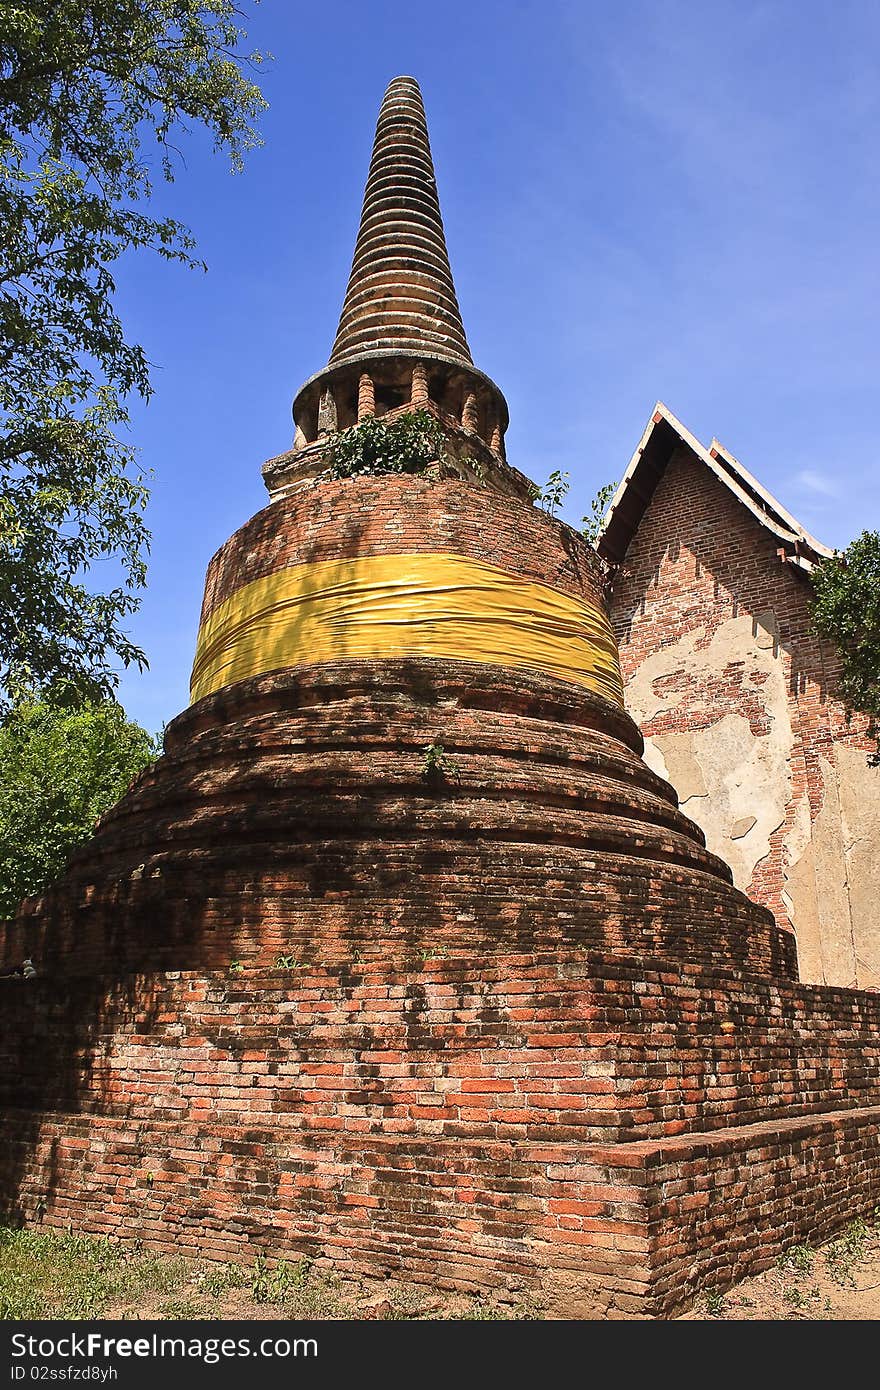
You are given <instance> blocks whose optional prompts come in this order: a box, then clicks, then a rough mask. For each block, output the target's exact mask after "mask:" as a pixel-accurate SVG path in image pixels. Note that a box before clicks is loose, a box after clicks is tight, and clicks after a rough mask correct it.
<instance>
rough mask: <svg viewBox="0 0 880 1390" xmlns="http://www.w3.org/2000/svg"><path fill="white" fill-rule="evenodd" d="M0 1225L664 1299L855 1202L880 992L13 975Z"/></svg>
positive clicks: (856, 1209)
mask: <svg viewBox="0 0 880 1390" xmlns="http://www.w3.org/2000/svg"><path fill="white" fill-rule="evenodd" d="M3 1004H4V1008H3V1045H2V1067H0V1084H2V1091H3V1100H4V1102H5V1103H6V1104H7V1105H8V1106H9V1107H10V1109H8V1110H7V1115H6V1125H5V1130H6V1139H7V1141H6V1143H5V1144H4V1146H3V1157H2V1160H0V1165H2V1166H0V1183H2V1193H3V1206H2V1210H3V1214H4V1217H5V1219H7V1220H13V1221H18V1220H24V1221H27V1222H29V1223H38V1222H44V1223H46V1224H48V1225H52V1226H67V1225H68V1223H72V1225H73V1226H74V1227H75V1228H76V1229H79V1230H84V1231H89V1232H94V1233H96V1234H102V1235H112V1236H118V1237H120V1238H122V1239H126V1240H132V1239H134V1238H138V1239H140V1240H141V1241H143V1242H144V1243H145V1244H146V1245H147V1246H149V1247H150V1248H152V1249H157V1250H162V1251H166V1252H169V1253H170V1252H176V1253H184V1254H185V1253H192V1254H193V1255H198V1257H199V1258H202V1259H205V1258H207V1259H211V1258H216V1259H218V1260H233V1261H245V1262H249V1261H253V1260H255V1259H256V1257H257V1256H258V1255H262V1256H267V1257H269V1258H270V1259H271V1258H279V1259H280V1258H283V1259H288V1260H290V1259H296V1258H298V1257H300V1256H308V1257H310V1258H311V1259H313V1260H315V1261H317V1262H318V1263H319V1264H320V1265H323V1266H327V1267H332V1268H333V1269H334V1270H335V1271H337V1272H338V1273H340V1274H342V1275H345V1274H353V1275H379V1276H382V1275H391V1276H394V1277H398V1278H405V1279H414V1280H417V1281H425V1282H430V1283H432V1284H435V1285H438V1286H442V1287H446V1288H454V1289H468V1290H491V1291H494V1292H496V1293H498V1292H501V1293H505V1292H507V1293H509V1294H510V1295H511V1296H512V1297H515V1296H521V1295H522V1293H523V1292H525V1291H530V1292H531V1293H533V1294H535V1295H537V1297H538V1298H539V1299H541V1300H542V1301H543V1303H544V1306H545V1308H546V1311H547V1314H548V1315H553V1314H562V1315H566V1316H585V1317H589V1316H604V1315H609V1316H639V1315H641V1316H667V1315H669V1314H671V1313H674V1312H675V1311H676V1310H677V1309H679V1308H681V1307H682V1306H684V1305H686V1304H687V1302H688V1300H690V1299H692V1298H693V1297H694V1295H696V1294H698V1293H700V1292H701V1291H702V1292H705V1291H707V1290H715V1289H722V1288H724V1287H725V1286H726V1285H728V1284H729V1283H730V1282H732V1281H733V1280H735V1279H737V1278H739V1277H742V1276H744V1275H746V1274H750V1273H754V1272H755V1271H757V1270H760V1269H762V1268H765V1267H766V1266H768V1265H769V1264H771V1263H772V1262H773V1261H774V1260H775V1259H776V1258H777V1256H778V1255H779V1254H780V1252H781V1251H783V1250H784V1249H785V1248H786V1247H787V1246H789V1245H791V1244H793V1243H799V1242H804V1241H812V1240H818V1239H820V1238H822V1237H823V1236H826V1235H828V1234H830V1233H831V1232H833V1231H834V1230H835V1229H836V1228H837V1227H839V1226H841V1225H842V1224H843V1223H845V1222H847V1221H850V1220H852V1219H853V1218H854V1217H855V1216H857V1215H858V1214H860V1213H864V1212H867V1211H869V1210H871V1209H872V1208H873V1207H874V1206H875V1205H876V1203H877V1202H878V1200H880V1151H878V1138H877V1136H878V1120H880V1089H878V1084H877V1078H878V1056H880V997H878V996H875V995H870V994H864V993H858V992H855V991H848V990H838V989H818V988H813V987H807V986H800V985H796V984H791V983H785V984H779V983H772V984H771V983H767V982H764V981H759V980H755V979H750V978H748V977H745V976H742V975H740V974H737V973H734V972H729V971H723V970H713V969H709V968H701V969H685V968H682V967H681V966H680V965H676V964H674V963H672V962H670V961H668V960H661V959H658V958H650V957H638V956H634V955H630V954H615V955H610V954H607V953H596V952H592V951H582V950H578V949H576V948H567V949H557V950H554V951H549V952H544V953H541V954H528V955H527V954H516V955H513V954H504V953H501V954H498V953H493V954H492V955H486V956H484V957H483V958H482V959H478V958H474V957H473V956H469V957H467V958H466V959H462V958H459V957H451V956H450V957H447V958H437V957H434V958H428V959H426V960H424V961H419V962H417V963H412V964H411V965H410V966H409V968H403V967H401V966H394V965H387V966H383V965H381V964H377V963H373V964H358V963H356V962H351V963H350V964H349V965H347V966H340V965H336V966H327V967H311V966H304V967H298V968H296V967H291V968H284V969H274V970H262V969H259V968H254V969H247V968H245V969H241V970H233V971H231V972H230V971H223V972H219V971H212V972H207V973H205V972H165V973H155V974H148V975H138V976H131V977H128V978H127V979H125V980H123V981H117V982H114V983H111V982H109V981H108V980H107V979H106V978H102V977H100V976H95V977H91V978H87V977H80V978H71V979H67V980H64V981H61V980H59V981H53V980H51V979H39V980H36V981H30V982H25V981H20V982H16V983H14V984H10V985H8V986H7V987H5V989H4V1001H3Z"/></svg>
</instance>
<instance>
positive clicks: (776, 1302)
mask: <svg viewBox="0 0 880 1390" xmlns="http://www.w3.org/2000/svg"><path fill="white" fill-rule="evenodd" d="M708 1318H712V1319H725V1320H728V1321H732V1320H735V1319H745V1318H750V1319H752V1320H754V1321H759V1322H780V1321H786V1322H789V1321H791V1320H793V1319H809V1320H812V1321H821V1320H824V1321H832V1322H861V1321H873V1320H874V1319H876V1318H880V1224H878V1222H877V1221H873V1222H871V1223H866V1222H864V1221H853V1222H852V1223H851V1224H850V1225H849V1226H847V1228H846V1230H845V1231H843V1232H842V1234H841V1235H839V1236H837V1237H836V1238H835V1239H834V1240H832V1241H829V1242H828V1243H827V1244H825V1245H822V1246H820V1247H819V1248H818V1249H815V1250H814V1249H812V1248H810V1247H809V1246H806V1245H797V1246H795V1247H794V1248H793V1249H791V1250H789V1251H788V1252H787V1254H786V1255H784V1256H783V1257H782V1259H781V1260H779V1261H778V1262H777V1264H776V1265H774V1266H773V1267H772V1268H771V1269H768V1270H765V1271H764V1273H763V1274H758V1275H756V1276H755V1277H754V1278H753V1279H746V1280H745V1281H744V1282H743V1283H741V1284H737V1285H735V1286H734V1287H733V1288H732V1289H730V1290H729V1291H728V1292H727V1293H725V1294H718V1293H714V1292H712V1291H709V1292H707V1293H706V1294H705V1295H704V1296H703V1297H701V1298H700V1299H699V1300H698V1302H697V1304H696V1305H695V1307H694V1308H692V1309H691V1310H690V1311H689V1312H687V1313H683V1314H681V1319H682V1320H686V1319H708Z"/></svg>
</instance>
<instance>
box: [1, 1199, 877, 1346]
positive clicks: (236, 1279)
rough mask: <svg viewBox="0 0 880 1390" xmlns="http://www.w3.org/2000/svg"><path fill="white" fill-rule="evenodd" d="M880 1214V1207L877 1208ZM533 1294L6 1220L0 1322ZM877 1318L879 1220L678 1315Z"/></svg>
mask: <svg viewBox="0 0 880 1390" xmlns="http://www.w3.org/2000/svg"><path fill="white" fill-rule="evenodd" d="M878 1216H880V1213H878ZM547 1317H548V1313H547V1312H546V1310H545V1308H544V1307H542V1305H541V1303H540V1302H538V1301H536V1300H531V1299H528V1298H525V1299H523V1300H522V1301H521V1302H519V1303H515V1304H510V1303H503V1302H500V1301H498V1300H496V1299H493V1298H488V1297H480V1296H468V1295H464V1294H455V1295H454V1294H447V1293H443V1292H441V1291H438V1290H435V1289H431V1288H429V1287H425V1286H424V1285H415V1284H406V1283H398V1282H396V1281H394V1280H384V1281H381V1282H380V1281H375V1282H373V1281H371V1282H364V1283H355V1282H353V1281H349V1280H342V1279H337V1278H335V1277H333V1276H332V1275H330V1274H328V1273H326V1272H324V1271H321V1270H319V1269H317V1268H316V1267H315V1266H313V1265H311V1264H310V1263H309V1262H308V1261H305V1260H301V1261H299V1262H297V1263H295V1264H280V1265H273V1266H269V1265H267V1264H265V1263H264V1262H263V1261H261V1260H258V1261H257V1262H256V1264H255V1265H251V1266H250V1267H248V1268H243V1267H241V1266H234V1265H216V1264H210V1265H209V1264H202V1263H198V1262H196V1261H194V1260H192V1259H185V1258H180V1257H177V1256H173V1255H159V1254H156V1253H151V1252H149V1251H147V1250H145V1249H142V1248H141V1247H139V1245H138V1244H137V1242H134V1243H132V1242H126V1243H117V1242H111V1241H107V1240H103V1239H98V1238H95V1237H92V1236H86V1235H80V1234H76V1233H74V1232H72V1231H49V1230H37V1231H34V1230H13V1229H10V1228H0V1318H5V1319H16V1320H18V1319H34V1318H76V1319H83V1318H85V1319H94V1318H125V1319H141V1318H161V1319H167V1320H172V1321H173V1320H179V1319H209V1320H212V1321H213V1320H215V1319H226V1318H240V1319H243V1320H253V1321H259V1320H263V1319H277V1318H296V1319H301V1318H302V1319H316V1320H337V1319H343V1320H351V1319H362V1318H376V1319H380V1318H381V1319H451V1320H459V1319H480V1320H484V1319H485V1320H489V1319H492V1320H494V1319H505V1320H519V1319H530V1320H531V1319H537V1320H543V1319H545V1318H547ZM878 1317H880V1219H877V1217H875V1219H874V1220H872V1221H870V1222H866V1221H862V1220H857V1221H853V1222H851V1223H850V1225H849V1226H847V1228H846V1229H845V1230H844V1231H843V1232H841V1234H840V1235H838V1236H837V1237H836V1238H835V1239H834V1240H833V1241H829V1242H828V1243H826V1244H825V1245H823V1246H821V1247H819V1248H818V1249H813V1248H811V1247H810V1246H807V1245H799V1246H796V1247H794V1248H793V1249H791V1250H789V1251H788V1252H787V1254H786V1255H785V1256H783V1258H782V1259H780V1260H779V1261H777V1263H776V1264H775V1265H774V1266H773V1267H772V1268H771V1269H768V1270H766V1271H765V1272H764V1273H763V1274H759V1275H757V1276H756V1277H755V1278H752V1279H747V1280H745V1281H744V1282H743V1283H741V1284H738V1285H736V1286H735V1287H734V1288H732V1289H730V1290H728V1291H727V1292H721V1291H720V1290H714V1289H711V1288H707V1289H705V1290H704V1291H703V1292H702V1293H701V1294H700V1296H699V1298H698V1299H697V1301H696V1303H695V1305H694V1307H693V1308H691V1309H689V1310H688V1311H687V1312H685V1313H682V1314H680V1320H685V1321H686V1320H691V1321H693V1320H708V1319H713V1320H733V1319H751V1320H753V1321H773V1322H776V1321H791V1320H793V1319H810V1320H814V1321H815V1320H825V1321H841V1322H844V1321H846V1322H852V1321H863V1320H864V1321H868V1320H874V1319H876V1318H878Z"/></svg>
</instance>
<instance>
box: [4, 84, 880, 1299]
mask: <svg viewBox="0 0 880 1390" xmlns="http://www.w3.org/2000/svg"><path fill="white" fill-rule="evenodd" d="M293 415H294V424H295V435H294V440H293V446H292V448H291V449H290V450H288V451H287V452H285V453H283V454H281V455H279V456H278V457H276V458H273V459H271V460H270V461H269V462H268V463H267V464H266V465H265V466H264V469H263V476H264V479H265V481H266V485H267V488H268V491H269V494H270V502H269V504H268V506H266V507H265V508H264V509H263V510H262V511H260V512H259V513H258V514H257V515H256V516H255V517H253V518H252V519H251V520H250V521H248V522H247V523H246V524H245V525H244V526H243V527H242V528H241V529H240V530H239V531H237V532H236V533H235V534H234V535H233V536H232V537H231V538H230V539H229V540H228V541H227V542H226V544H225V545H224V546H222V547H221V549H220V550H219V551H218V552H217V554H216V555H215V556H214V557H213V559H212V560H211V562H210V564H209V566H208V574H207V580H206V585H205V596H204V602H203V607H202V615H201V624H200V630H199V637H198V644H197V650H196V655H195V662H194V667H193V676H192V703H191V705H190V707H189V708H188V709H187V710H186V711H184V712H183V713H182V714H180V715H179V716H178V717H177V718H176V719H175V720H174V721H173V722H172V723H171V724H170V725H169V727H168V729H167V731H166V736H165V751H164V754H163V756H162V757H161V758H160V759H159V761H158V762H157V763H156V764H155V766H154V767H152V768H151V769H149V770H148V771H147V772H146V773H145V774H144V775H143V776H142V777H141V778H140V779H139V781H138V782H137V783H136V784H135V785H134V786H133V787H132V788H131V789H130V791H129V792H128V794H127V795H126V796H125V797H124V798H123V799H122V801H121V802H120V803H119V804H118V805H117V806H115V807H114V808H113V809H112V810H111V811H110V812H109V813H108V814H107V815H106V816H105V817H104V819H103V821H102V822H101V823H100V825H99V826H98V828H97V830H96V833H95V835H94V837H93V838H92V840H91V841H90V842H89V843H88V844H87V845H86V846H84V847H83V848H82V849H81V850H80V851H79V852H78V853H77V854H76V855H75V856H74V858H73V860H72V861H71V863H70V865H69V867H68V869H67V872H66V873H65V875H64V877H63V878H62V879H61V880H59V881H58V882H57V883H56V884H54V885H53V886H52V887H51V888H50V889H49V890H48V891H47V892H46V893H45V894H44V895H43V896H42V897H40V898H38V899H31V900H29V901H27V902H26V903H24V904H23V905H22V909H21V911H20V913H19V916H18V918H17V919H16V921H15V922H14V923H11V924H9V926H8V928H7V930H6V933H5V942H4V952H5V956H6V958H7V959H8V960H10V961H15V960H19V959H21V958H22V957H23V956H25V955H27V956H30V957H31V958H32V959H33V960H34V962H35V964H36V967H37V970H38V977H37V979H35V980H29V981H27V982H24V981H22V982H21V983H20V984H19V985H18V986H16V990H17V993H16V994H15V995H14V996H13V997H11V998H10V1000H9V1002H8V1005H7V1008H6V1010H5V1023H4V1029H3V1034H4V1039H3V1044H2V1045H3V1047H4V1049H5V1051H6V1066H5V1067H4V1068H3V1069H2V1072H0V1076H2V1081H0V1085H2V1087H3V1088H4V1100H5V1102H6V1103H7V1104H8V1106H9V1107H10V1109H9V1120H8V1123H9V1127H10V1133H12V1135H13V1136H14V1138H13V1142H12V1143H11V1145H10V1146H9V1148H8V1151H7V1154H6V1156H5V1157H4V1158H3V1159H2V1160H0V1193H2V1197H3V1205H4V1209H5V1211H6V1213H7V1216H15V1217H16V1218H19V1219H23V1220H28V1221H36V1220H44V1221H46V1222H49V1223H51V1224H55V1225H66V1224H67V1223H68V1222H73V1224H74V1225H76V1226H77V1227H78V1228H80V1229H86V1230H92V1231H96V1232H103V1233H114V1234H118V1235H121V1236H124V1237H131V1236H133V1235H137V1236H139V1237H140V1238H141V1239H142V1240H143V1241H144V1242H146V1243H147V1244H150V1245H152V1246H155V1247H157V1248H172V1247H174V1248H176V1249H180V1250H187V1249H192V1250H194V1251H197V1252H198V1253H199V1254H201V1255H202V1256H206V1255H207V1256H215V1257H216V1258H218V1259H238V1260H252V1259H254V1258H255V1257H256V1255H257V1254H259V1255H262V1256H266V1257H267V1258H270V1259H275V1258H286V1259H291V1258H296V1257H297V1256H300V1255H302V1256H308V1257H310V1258H311V1259H313V1260H315V1261H317V1262H318V1263H319V1264H323V1265H327V1266H332V1268H334V1269H335V1270H337V1271H338V1272H341V1273H343V1274H344V1273H351V1274H357V1275H365V1274H367V1275H394V1276H399V1277H403V1278H410V1279H417V1280H426V1281H434V1282H437V1283H439V1284H441V1285H443V1286H445V1287H454V1288H465V1289H471V1290H481V1291H486V1290H492V1291H495V1292H496V1293H498V1294H499V1295H501V1296H505V1297H511V1298H513V1297H519V1296H520V1295H521V1294H522V1292H523V1291H531V1292H533V1293H534V1294H535V1295H536V1296H537V1297H539V1298H540V1299H542V1300H544V1303H545V1306H546V1307H547V1308H548V1310H549V1311H551V1312H552V1311H555V1312H564V1313H568V1314H570V1315H575V1316H579V1315H580V1316H597V1315H602V1314H608V1315H612V1316H624V1315H631V1314H634V1315H645V1314H651V1315H661V1316H663V1315H668V1314H669V1313H670V1312H671V1311H673V1310H674V1309H676V1308H678V1307H680V1306H682V1305H683V1304H684V1303H686V1302H687V1300H688V1299H689V1298H692V1297H693V1295H694V1294H695V1293H696V1292H698V1291H699V1290H700V1289H704V1288H705V1287H707V1285H708V1286H710V1287H712V1288H716V1287H723V1286H724V1284H725V1283H727V1282H730V1280H732V1279H733V1278H735V1277H737V1276H739V1275H741V1274H744V1273H747V1272H750V1271H752V1270H754V1269H757V1268H761V1267H763V1266H764V1265H766V1264H767V1263H769V1262H770V1261H771V1260H773V1259H774V1258H776V1256H777V1255H778V1254H779V1252H780V1251H781V1250H783V1249H784V1248H785V1247H786V1245H787V1244H791V1243H794V1242H795V1241H799V1240H803V1239H804V1238H805V1236H807V1235H808V1234H809V1235H810V1236H816V1235H821V1234H822V1233H823V1232H824V1231H830V1230H833V1229H834V1228H835V1226H836V1225H839V1224H841V1223H842V1222H843V1221H844V1220H848V1219H851V1218H852V1216H853V1214H854V1213H856V1212H857V1211H858V1210H867V1209H868V1208H870V1207H872V1206H873V1204H875V1203H876V1201H877V1200H878V1196H880V1169H878V1160H877V1150H876V1123H877V1119H878V1117H880V1108H878V1107H880V1081H878V1075H880V1073H878V1067H880V1030H878V1023H880V1001H878V999H877V998H876V996H872V995H869V994H865V993H859V992H857V991H844V990H827V989H824V990H823V989H812V988H808V987H804V986H800V985H798V983H797V960H796V948H795V942H794V938H793V936H792V934H791V932H790V931H788V930H786V929H784V928H782V927H780V926H779V925H778V924H777V923H776V921H775V920H774V918H773V916H772V914H771V913H770V912H769V911H768V910H767V909H765V908H763V907H759V906H757V905H755V904H754V903H752V902H750V901H749V899H748V898H746V897H745V896H744V895H743V894H742V893H741V892H739V891H738V890H737V889H736V888H735V887H734V886H733V883H732V880H731V874H730V870H729V869H728V867H727V866H726V865H725V864H724V863H723V861H722V860H720V859H719V858H717V857H716V856H715V855H713V854H711V853H710V852H709V851H708V850H707V849H706V846H705V841H704V837H703V835H702V832H701V831H700V830H699V829H698V828H697V827H696V826H695V825H694V824H693V823H692V822H691V821H690V820H689V819H688V818H687V817H686V816H685V815H683V814H682V812H681V811H680V810H679V808H678V804H677V799H676V796H675V793H674V792H673V791H672V789H671V787H670V786H669V784H668V783H667V782H666V781H664V780H663V779H661V778H660V777H658V776H657V775H656V774H655V773H653V772H652V771H651V770H650V769H649V768H648V767H647V766H646V764H645V763H644V761H643V760H642V757H641V753H642V748H643V744H642V738H641V735H640V733H639V731H638V729H637V728H636V726H635V724H634V723H633V721H632V720H631V719H630V718H629V716H628V715H627V713H626V712H625V710H624V708H623V695H622V687H621V680H620V671H619V665H618V657H617V648H616V644H615V640H614V636H613V632H612V629H611V625H610V622H609V618H608V614H607V608H606V603H605V597H604V592H603V575H602V569H601V565H600V562H599V560H598V559H597V556H596V554H595V552H594V551H593V550H592V548H591V547H590V546H589V545H588V543H587V542H586V541H585V540H584V538H583V537H582V536H581V535H580V534H579V533H578V532H577V531H575V530H573V529H572V528H571V527H570V526H568V525H566V524H565V523H564V522H562V521H561V520H559V519H558V518H556V517H554V516H552V515H549V514H548V512H547V511H545V510H543V509H542V508H541V507H540V506H539V505H536V500H535V499H536V493H537V490H536V488H535V487H534V485H533V484H532V483H531V482H530V481H529V480H528V479H527V478H525V477H524V476H523V475H522V474H521V473H520V472H518V471H517V469H516V468H515V467H513V466H512V465H511V464H510V463H509V462H508V460H507V457H506V452H505V431H506V428H507V423H508V410H507V405H506V402H505V400H504V397H503V395H502V393H501V391H500V390H499V388H498V387H497V386H496V385H495V384H494V382H493V381H492V380H491V379H490V378H489V377H488V376H487V375H485V374H484V373H483V372H482V371H481V370H479V369H478V368H477V367H476V366H475V365H474V363H473V360H472V356H471V352H470V349H469V347H468V342H467V338H466V335H465V331H464V327H463V324H462V319H461V314H460V311H459V306H458V301H457V298H456V294H455V288H454V285H453V280H452V273H451V270H450V265H449V258H448V254H447V249H446V242H445V236H444V231H443V223H442V218H441V214H440V206H439V201H438V195H437V185H436V180H435V177H434V170H433V162H432V158H431V150H430V144H429V140H428V132H427V125H426V121H425V113H424V108H423V105H422V99H421V95H420V92H419V88H418V85H417V84H416V82H415V81H414V80H413V79H412V78H409V77H400V78H396V79H395V80H394V81H393V82H392V83H391V84H390V86H389V88H388V90H387V92H386V94H385V98H384V100H383V102H382V106H381V110H380V113H379V121H378V127H377V132H376V140H375V145H374V149H373V156H372V161H371V164H370V170H369V176H368V181H367V187H366V192H365V196H364V203H363V212H362V216H361V222H360V229H359V232H358V237H357V243H356V246H355V253H354V259H353V263H352V269H351V274H350V277H349V282H348V287H347V290H346V294H345V300H344V304H343V309H342V314H341V317H340V321H339V328H338V331H337V335H336V339H335V342H334V344H333V348H332V351H331V353H330V357H329V360H328V362H327V365H326V366H325V367H324V368H323V369H322V370H321V371H319V372H317V373H316V374H315V375H313V376H311V377H310V378H309V379H308V380H307V381H306V383H305V385H304V386H302V387H301V389H300V390H299V391H298V393H297V395H296V398H295V401H294V406H293ZM398 422H401V424H402V425H404V426H406V427H408V428H410V429H411V430H412V431H415V433H417V434H420V438H421V439H422V440H423V441H425V440H427V441H428V442H429V445H430V448H429V451H428V455H429V456H428V455H426V456H425V457H424V458H423V459H422V460H421V462H419V463H418V466H414V467H412V468H408V467H406V466H405V463H404V466H403V467H401V466H400V461H399V459H397V460H396V462H395V463H394V465H393V466H392V465H391V464H388V463H383V459H382V455H381V449H379V451H378V453H377V454H375V455H374V456H373V457H372V459H371V461H370V463H369V466H368V467H359V466H357V465H356V463H353V462H352V460H353V459H355V458H356V457H357V454H356V449H355V450H354V452H352V447H351V446H352V442H353V441H354V444H355V445H356V442H357V438H358V434H357V433H354V434H353V433H352V432H353V431H355V432H357V431H358V429H359V428H360V430H362V431H363V430H369V431H371V432H372V434H371V437H372V438H373V439H374V441H375V440H379V441H380V442H381V438H382V437H384V436H383V431H384V432H386V433H387V437H389V438H390V437H391V435H390V432H391V431H393V429H394V428H395V426H397V425H398ZM346 450H348V452H346ZM341 460H342V461H343V463H342V464H341V462H340V461H341ZM346 460H347V463H346V462H345V461H346Z"/></svg>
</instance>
